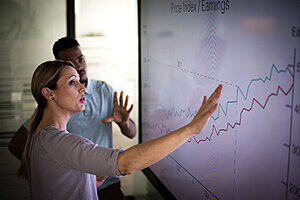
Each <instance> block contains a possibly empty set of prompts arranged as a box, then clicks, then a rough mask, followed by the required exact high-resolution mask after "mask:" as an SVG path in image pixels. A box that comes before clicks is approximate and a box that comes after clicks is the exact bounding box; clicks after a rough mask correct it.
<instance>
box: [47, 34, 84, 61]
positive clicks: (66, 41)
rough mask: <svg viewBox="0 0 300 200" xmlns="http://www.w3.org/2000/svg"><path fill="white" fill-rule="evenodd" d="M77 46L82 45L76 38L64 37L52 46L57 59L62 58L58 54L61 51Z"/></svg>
mask: <svg viewBox="0 0 300 200" xmlns="http://www.w3.org/2000/svg"><path fill="white" fill-rule="evenodd" d="M76 46H80V45H79V43H78V42H77V40H76V39H75V38H72V37H62V38H60V39H59V40H57V41H56V42H55V43H54V45H53V48H52V51H53V55H54V57H55V59H60V58H59V56H58V54H59V52H61V51H63V50H66V49H69V48H72V47H76Z"/></svg>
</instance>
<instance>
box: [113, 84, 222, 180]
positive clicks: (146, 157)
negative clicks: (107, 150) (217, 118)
mask: <svg viewBox="0 0 300 200" xmlns="http://www.w3.org/2000/svg"><path fill="white" fill-rule="evenodd" d="M222 88H223V86H222V85H219V86H218V87H217V89H216V90H215V91H214V93H213V94H212V95H211V96H210V97H209V98H208V99H207V97H206V96H205V97H204V99H203V102H202V105H201V107H200V109H199V110H198V112H197V114H196V116H195V117H194V119H193V120H192V121H191V122H190V123H189V124H188V125H186V126H184V127H182V128H180V129H178V130H176V131H173V132H171V133H168V134H166V135H164V136H162V137H159V138H156V139H154V140H150V141H148V142H145V143H141V144H138V145H135V146H133V147H131V148H129V149H127V150H125V151H123V152H120V154H119V157H118V170H119V172H120V173H121V174H132V173H133V172H135V171H138V170H141V169H144V168H146V167H148V166H150V165H153V164H154V163H156V162H158V161H159V160H161V159H162V158H164V157H166V156H167V155H168V154H170V153H171V152H173V151H174V150H175V149H177V148H178V147H179V146H181V145H182V144H183V143H184V142H186V140H187V139H189V138H190V137H192V136H194V135H196V134H198V133H200V132H201V131H202V130H203V128H204V127H205V125H206V123H207V121H208V120H209V117H210V116H211V115H212V113H213V112H214V111H215V110H216V109H217V107H218V99H219V98H220V96H221V92H222Z"/></svg>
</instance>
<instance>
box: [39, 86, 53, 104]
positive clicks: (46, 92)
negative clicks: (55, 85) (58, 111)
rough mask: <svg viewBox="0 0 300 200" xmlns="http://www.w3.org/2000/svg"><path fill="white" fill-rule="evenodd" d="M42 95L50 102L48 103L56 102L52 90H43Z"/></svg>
mask: <svg viewBox="0 0 300 200" xmlns="http://www.w3.org/2000/svg"><path fill="white" fill-rule="evenodd" d="M42 94H43V96H44V97H45V99H46V100H48V101H53V100H54V95H53V93H52V90H50V89H49V88H47V87H44V88H42Z"/></svg>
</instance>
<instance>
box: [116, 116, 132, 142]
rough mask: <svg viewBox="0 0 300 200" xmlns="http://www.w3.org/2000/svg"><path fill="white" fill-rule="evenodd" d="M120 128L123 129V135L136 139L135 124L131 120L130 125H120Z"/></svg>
mask: <svg viewBox="0 0 300 200" xmlns="http://www.w3.org/2000/svg"><path fill="white" fill-rule="evenodd" d="M117 124H118V126H119V127H120V129H121V133H122V134H123V135H125V136H127V137H129V138H134V137H135V135H136V128H135V123H134V122H133V121H132V120H131V119H129V122H128V123H121V122H120V123H118V122H117Z"/></svg>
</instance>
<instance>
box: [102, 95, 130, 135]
mask: <svg viewBox="0 0 300 200" xmlns="http://www.w3.org/2000/svg"><path fill="white" fill-rule="evenodd" d="M113 101H114V114H113V116H112V117H108V118H105V119H103V120H102V122H103V123H108V122H112V121H114V122H116V123H117V124H118V126H119V127H120V129H121V132H122V134H123V135H125V136H127V137H129V138H134V136H135V135H136V127H135V124H134V122H133V121H132V120H131V119H130V118H129V115H130V112H131V111H132V109H133V105H132V104H131V106H130V108H129V109H128V110H127V106H128V95H126V99H125V104H124V105H123V91H122V92H121V94H120V99H119V104H118V98H117V92H115V93H114V100H113Z"/></svg>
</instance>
